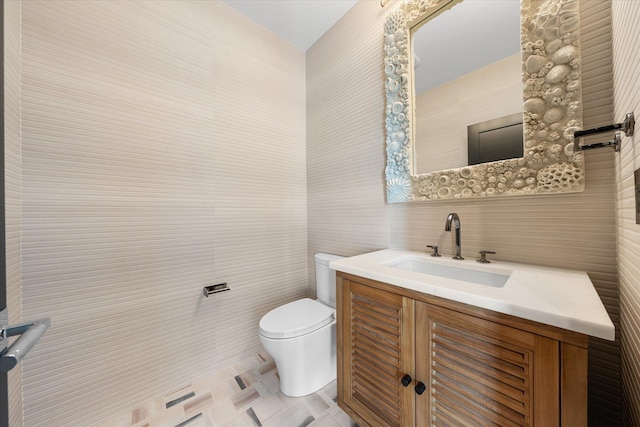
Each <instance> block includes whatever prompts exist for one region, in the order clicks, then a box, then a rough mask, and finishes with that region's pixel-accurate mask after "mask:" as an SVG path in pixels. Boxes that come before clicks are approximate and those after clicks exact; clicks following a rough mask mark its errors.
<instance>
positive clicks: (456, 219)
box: [444, 212, 464, 259]
mask: <svg viewBox="0 0 640 427" xmlns="http://www.w3.org/2000/svg"><path fill="white" fill-rule="evenodd" d="M452 222H453V226H454V227H455V228H456V256H454V257H453V259H464V258H462V256H461V255H460V252H461V249H460V217H458V214H457V213H455V212H453V213H450V214H449V215H448V216H447V222H446V223H445V224H444V231H451V223H452Z"/></svg>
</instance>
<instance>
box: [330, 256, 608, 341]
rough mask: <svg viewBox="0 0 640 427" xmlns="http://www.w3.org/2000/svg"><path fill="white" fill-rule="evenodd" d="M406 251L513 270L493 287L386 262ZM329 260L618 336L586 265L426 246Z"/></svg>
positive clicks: (352, 270)
mask: <svg viewBox="0 0 640 427" xmlns="http://www.w3.org/2000/svg"><path fill="white" fill-rule="evenodd" d="M406 256H412V257H420V258H421V259H424V261H425V262H432V263H437V264H441V265H448V266H453V267H459V268H468V269H471V270H478V271H486V272H495V273H503V272H505V271H506V270H508V271H511V276H510V277H509V279H508V280H507V282H506V283H505V284H504V286H503V287H492V286H485V285H479V284H475V283H469V282H465V281H460V280H454V279H450V278H445V277H437V276H432V275H430V274H425V273H418V272H414V271H408V270H402V269H399V268H395V267H389V266H388V264H393V263H394V262H395V261H397V260H400V259H401V258H403V257H406ZM329 265H330V267H331V268H332V269H334V270H336V271H341V272H344V273H349V274H354V275H357V276H361V277H365V278H367V279H372V280H377V281H379V282H385V283H389V284H392V285H396V286H400V287H403V288H406V289H411V290H414V291H418V292H422V293H425V294H429V295H435V296H438V297H442V298H446V299H449V300H452V301H458V302H461V303H465V304H469V305H473V306H476V307H482V308H486V309H489V310H493V311H497V312H499V313H505V314H510V315H512V316H517V317H521V318H523V319H528V320H533V321H536V322H540V323H544V324H547V325H552V326H557V327H559V328H564V329H568V330H570V331H575V332H579V333H582V334H586V335H591V336H594V337H598V338H603V339H606V340H610V341H613V340H614V339H615V328H614V326H613V323H612V322H611V319H610V318H609V315H608V314H607V311H606V310H605V308H604V305H603V304H602V301H601V300H600V297H599V296H598V294H597V293H596V290H595V288H594V287H593V284H592V283H591V280H590V279H589V276H587V273H585V272H583V271H575V270H564V269H559V268H550V267H541V266H535V265H527V264H516V263H509V262H502V261H493V260H492V261H491V263H490V264H480V263H478V262H476V260H475V259H465V260H453V259H451V258H450V257H447V256H442V257H441V258H433V257H430V256H429V255H428V254H426V253H423V252H411V251H401V250H394V249H384V250H381V251H376V252H371V253H367V254H363V255H358V256H354V257H349V258H343V259H340V260H336V261H331V263H330V264H329Z"/></svg>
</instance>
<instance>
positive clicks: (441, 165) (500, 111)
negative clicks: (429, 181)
mask: <svg viewBox="0 0 640 427" xmlns="http://www.w3.org/2000/svg"><path fill="white" fill-rule="evenodd" d="M411 33H412V34H411V36H412V43H411V46H412V49H413V57H412V59H413V64H412V65H413V72H414V74H413V75H414V85H413V88H414V109H415V110H414V111H415V112H414V114H415V116H414V152H413V161H414V173H417V174H424V173H428V172H433V171H438V170H443V169H454V168H460V167H464V166H467V165H472V164H478V163H484V162H489V161H496V160H506V159H510V158H519V157H522V156H523V138H522V71H521V69H522V62H521V54H520V2H518V1H504V0H465V1H463V2H458V3H457V4H453V5H452V6H450V7H448V8H447V9H446V10H444V11H443V12H442V13H440V14H439V15H437V16H435V17H433V15H432V16H430V17H427V18H426V19H424V20H423V21H421V22H418V23H417V24H415V25H414V26H413V27H412V28H411Z"/></svg>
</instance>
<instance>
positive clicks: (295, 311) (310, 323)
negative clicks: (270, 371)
mask: <svg viewBox="0 0 640 427" xmlns="http://www.w3.org/2000/svg"><path fill="white" fill-rule="evenodd" d="M340 258H342V257H340V256H337V255H329V254H315V256H314V259H315V266H316V288H317V294H318V299H317V300H312V299H310V298H303V299H300V300H297V301H293V302H290V303H288V304H285V305H282V306H280V307H277V308H275V309H273V310H271V311H270V312H268V313H267V314H265V315H264V316H263V317H262V319H260V325H259V336H260V342H261V343H262V346H263V347H264V349H265V350H266V351H267V353H269V354H270V355H271V357H272V358H273V360H274V362H275V364H276V368H277V369H278V375H279V377H280V391H281V392H282V393H283V394H285V395H287V396H291V397H300V396H306V395H308V394H311V393H314V392H316V391H318V390H320V389H321V388H322V387H324V386H325V385H327V384H329V383H330V382H331V381H333V380H334V379H335V378H336V320H335V298H336V297H335V288H336V277H335V271H334V270H331V269H330V268H329V262H330V261H333V260H336V259H340Z"/></svg>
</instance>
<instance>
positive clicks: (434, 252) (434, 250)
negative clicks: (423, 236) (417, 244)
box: [427, 245, 442, 256]
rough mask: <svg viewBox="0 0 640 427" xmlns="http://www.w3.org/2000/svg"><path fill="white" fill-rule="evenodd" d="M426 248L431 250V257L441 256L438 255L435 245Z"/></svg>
mask: <svg viewBox="0 0 640 427" xmlns="http://www.w3.org/2000/svg"><path fill="white" fill-rule="evenodd" d="M427 247H428V248H431V249H433V253H432V254H431V256H442V255H440V254H439V253H438V247H437V246H435V245H427Z"/></svg>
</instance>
